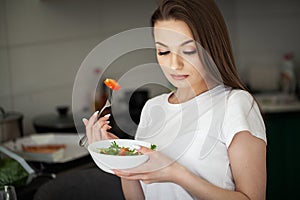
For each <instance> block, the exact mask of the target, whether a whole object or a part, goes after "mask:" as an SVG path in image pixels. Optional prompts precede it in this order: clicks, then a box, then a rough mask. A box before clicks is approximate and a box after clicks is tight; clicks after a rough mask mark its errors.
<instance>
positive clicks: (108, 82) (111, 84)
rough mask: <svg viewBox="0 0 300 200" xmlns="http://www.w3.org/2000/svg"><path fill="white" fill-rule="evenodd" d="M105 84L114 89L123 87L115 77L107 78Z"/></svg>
mask: <svg viewBox="0 0 300 200" xmlns="http://www.w3.org/2000/svg"><path fill="white" fill-rule="evenodd" d="M104 84H105V85H106V86H107V87H109V88H110V89H112V90H120V89H121V85H120V84H119V83H118V82H117V81H116V80H114V79H110V78H107V79H105V81H104Z"/></svg>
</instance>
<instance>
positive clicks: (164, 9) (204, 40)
mask: <svg viewBox="0 0 300 200" xmlns="http://www.w3.org/2000/svg"><path fill="white" fill-rule="evenodd" d="M170 19H175V20H181V21H184V22H185V23H186V24H187V25H188V26H189V27H190V29H191V31H192V34H193V37H194V39H195V41H196V42H198V43H199V44H200V45H201V46H202V47H203V48H204V49H205V50H206V52H208V54H209V55H210V57H211V58H212V59H213V61H214V63H215V65H216V67H217V70H218V71H219V74H220V76H221V79H222V82H223V83H224V85H227V86H230V87H232V88H233V89H243V90H246V88H245V86H244V85H243V83H242V81H241V80H240V78H239V76H238V73H237V69H236V66H235V63H234V59H233V54H232V49H231V44H230V39H229V36H228V32H227V27H226V24H225V21H224V18H223V16H222V14H221V12H220V10H219V8H218V6H217V5H216V3H215V2H214V0H160V1H159V6H158V8H157V9H156V10H155V12H154V13H153V15H152V17H151V25H152V27H154V25H155V22H157V21H160V20H170ZM208 70H213V69H208Z"/></svg>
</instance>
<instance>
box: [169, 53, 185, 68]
mask: <svg viewBox="0 0 300 200" xmlns="http://www.w3.org/2000/svg"><path fill="white" fill-rule="evenodd" d="M170 66H171V68H172V69H173V70H180V69H182V68H183V62H182V57H181V56H180V55H179V54H178V53H176V52H172V56H171V65H170Z"/></svg>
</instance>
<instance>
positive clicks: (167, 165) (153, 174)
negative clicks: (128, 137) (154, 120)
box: [113, 146, 184, 184]
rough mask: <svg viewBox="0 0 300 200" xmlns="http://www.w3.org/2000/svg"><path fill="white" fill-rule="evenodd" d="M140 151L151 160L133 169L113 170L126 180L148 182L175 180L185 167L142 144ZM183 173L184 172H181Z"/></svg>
mask: <svg viewBox="0 0 300 200" xmlns="http://www.w3.org/2000/svg"><path fill="white" fill-rule="evenodd" d="M137 150H138V151H139V152H141V153H143V154H145V155H148V156H149V160H148V161H147V162H146V163H144V164H142V165H140V166H138V167H135V168H132V169H126V170H113V171H114V173H115V174H116V175H117V176H119V177H121V178H123V179H126V180H141V181H143V182H144V183H146V184H150V183H154V182H175V180H176V177H177V174H180V173H181V172H179V170H182V169H184V167H183V166H182V165H180V164H179V163H177V162H175V161H174V160H172V159H170V158H169V157H167V156H165V155H163V154H162V153H160V152H158V151H153V150H151V149H149V148H147V147H143V146H141V147H140V149H137ZM181 174H182V173H181Z"/></svg>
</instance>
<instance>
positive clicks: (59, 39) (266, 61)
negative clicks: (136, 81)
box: [0, 0, 300, 191]
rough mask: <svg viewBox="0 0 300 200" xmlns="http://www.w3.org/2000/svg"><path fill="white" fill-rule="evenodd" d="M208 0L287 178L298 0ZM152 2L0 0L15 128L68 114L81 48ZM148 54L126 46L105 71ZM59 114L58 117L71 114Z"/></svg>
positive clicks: (1, 66)
mask: <svg viewBox="0 0 300 200" xmlns="http://www.w3.org/2000/svg"><path fill="white" fill-rule="evenodd" d="M216 2H217V4H218V5H219V7H220V9H221V11H222V13H223V15H224V17H225V20H226V23H227V25H228V31H229V33H230V37H231V41H232V47H233V51H234V55H235V59H236V65H237V68H238V72H239V74H240V76H241V78H242V80H243V81H244V83H245V84H246V85H247V86H248V87H249V89H250V90H251V91H252V92H253V94H255V95H256V96H257V99H258V100H259V101H260V102H261V106H262V111H263V114H264V116H265V119H266V124H267V128H268V132H270V134H271V133H272V134H273V135H270V134H269V135H268V138H269V147H270V149H271V150H273V152H274V154H272V155H269V159H272V163H273V164H274V165H272V166H273V169H274V168H276V167H278V170H280V172H282V173H287V174H285V175H279V176H282V177H281V179H280V180H285V181H286V184H288V182H289V183H291V182H292V181H291V180H295V177H297V176H295V174H294V171H295V170H296V169H299V161H298V159H296V158H293V159H292V160H290V159H289V158H288V157H291V155H295V154H294V153H295V151H296V152H299V150H297V149H296V147H292V146H293V145H294V143H295V141H298V140H297V139H296V138H298V139H299V136H298V135H299V133H300V132H299V126H298V124H299V122H300V117H299V111H300V105H299V102H298V99H297V98H298V96H299V88H300V73H299V71H300V70H299V68H300V65H299V62H300V26H299V24H300V1H299V0H264V1H260V0H252V1H249V0H216ZM156 5H157V4H156V0H143V1H141V0H127V1H125V0H26V1H22V0H0V107H2V108H3V110H4V111H6V112H8V113H9V112H16V113H18V114H20V115H19V116H18V115H17V117H19V118H20V117H22V129H23V130H22V134H23V135H30V134H32V133H35V132H38V129H37V127H34V120H35V119H36V118H37V117H40V116H43V117H44V118H45V120H46V121H47V120H48V122H49V121H51V120H53V117H54V118H55V115H58V112H57V109H59V111H60V113H61V115H60V116H65V117H67V116H69V115H68V113H71V112H72V110H71V108H72V89H73V83H74V80H75V76H76V73H77V70H78V69H79V67H80V65H81V63H82V62H83V60H84V58H85V57H86V56H87V54H88V53H89V52H90V51H91V50H92V49H93V48H94V47H95V46H96V45H98V44H99V43H100V42H101V41H103V40H105V39H107V38H109V37H110V36H113V35H115V34H117V33H119V32H122V31H125V30H128V29H132V28H138V27H145V26H149V18H150V16H151V14H152V12H153V10H154V9H155V7H156ZM132 42H134V41H132ZM148 62H149V63H150V62H155V54H154V52H153V51H151V50H142V51H137V52H131V53H129V54H128V55H126V56H122V57H120V58H119V59H117V60H116V61H115V62H114V63H112V67H111V68H109V70H108V71H106V72H105V73H106V76H107V77H120V76H121V75H122V74H123V73H124V72H126V71H128V70H130V69H131V68H132V67H134V66H136V65H138V64H143V63H148ZM94 68H95V69H94V70H93V71H91V76H98V75H99V74H100V73H102V72H103V66H101V63H99V65H98V66H95V67H94ZM287 80H288V83H286V81H287ZM287 88H288V89H287ZM144 89H146V91H147V94H146V96H143V98H145V97H146V98H150V97H153V96H155V95H157V94H159V93H162V92H165V91H168V89H167V88H164V87H159V86H156V85H153V86H145V88H144ZM86 92H87V99H86V100H85V101H86V105H90V106H91V107H90V108H92V107H93V106H94V104H95V101H98V100H97V99H94V97H92V94H91V93H92V91H86ZM282 94H285V95H282ZM286 94H288V95H286ZM89 95H91V96H89ZM102 103H103V102H102ZM90 108H85V109H90ZM66 109H69V110H66ZM83 109H84V108H83ZM66 113H67V114H66ZM51 117H52V118H51ZM41 118H42V117H41ZM55 120H56V119H54V121H55ZM70 120H71V121H70ZM66 121H67V122H65V123H63V125H66V124H68V123H72V118H66ZM56 122H57V121H56ZM56 122H55V123H56ZM37 123H38V122H37ZM41 123H42V122H41ZM57 123H58V122H57ZM71 128H72V127H71ZM49 130H50V129H48V131H49ZM276 134H277V135H276ZM297 134H298V135H297ZM284 136H286V137H284ZM283 138H284V139H283ZM293 142H294V143H293ZM275 144H276V145H275ZM271 150H270V151H271ZM275 152H276V153H275ZM272 156H273V157H272ZM269 162H271V161H269ZM283 163H288V164H283ZM295 163H298V164H295ZM287 171H289V172H290V174H288V172H287ZM277 172H278V171H277ZM277 172H276V173H275V172H274V174H277ZM270 173H271V174H272V172H270ZM274 176H275V175H274ZM287 177H289V178H290V179H289V178H287ZM298 177H299V176H298ZM277 178H278V177H277V176H276V178H274V180H275V179H277ZM287 180H289V181H287ZM280 182H282V181H280ZM280 184H285V183H278V184H274V187H273V190H274V191H276V190H277V189H278V190H279V189H280V188H281V187H282V185H280ZM286 184H285V185H286ZM287 188H290V189H291V190H293V187H289V186H287ZM287 190H288V189H287Z"/></svg>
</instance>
